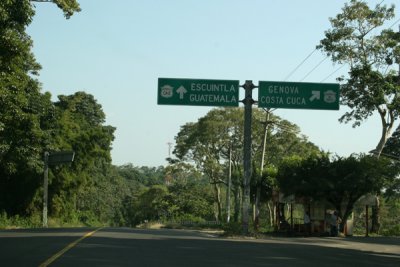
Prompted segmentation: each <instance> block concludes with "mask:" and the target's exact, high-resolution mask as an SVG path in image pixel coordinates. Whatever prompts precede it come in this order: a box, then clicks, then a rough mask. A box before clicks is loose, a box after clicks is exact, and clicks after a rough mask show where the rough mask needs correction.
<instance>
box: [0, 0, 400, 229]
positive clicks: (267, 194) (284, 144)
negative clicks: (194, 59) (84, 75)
mask: <svg viewBox="0 0 400 267" xmlns="http://www.w3.org/2000/svg"><path fill="white" fill-rule="evenodd" d="M35 2H36V3H40V2H49V3H53V4H56V5H57V6H58V7H59V8H60V9H61V10H62V11H63V13H64V16H65V17H66V18H70V17H71V16H72V15H73V14H74V13H75V12H79V11H80V7H79V4H78V2H77V1H76V0H5V1H1V2H0V228H6V227H10V226H18V227H40V226H41V223H42V217H41V215H42V214H41V213H42V207H43V199H42V196H43V188H42V185H43V184H42V181H43V171H44V159H43V155H44V153H45V152H50V153H51V152H53V151H62V150H72V151H74V152H75V159H74V161H73V162H72V163H69V164H65V165H51V166H50V172H49V188H48V189H49V196H48V199H49V225H50V226H58V225H74V226H76V225H90V226H94V225H114V226H137V225H138V224H142V223H146V222H149V221H157V222H162V223H166V224H173V223H176V222H178V223H179V222H187V223H194V224H203V223H206V222H209V221H214V222H218V223H221V222H224V221H225V219H226V220H228V218H229V216H230V212H231V209H232V211H233V216H232V217H233V222H231V223H230V224H227V226H226V227H225V229H230V231H236V230H235V229H238V227H237V226H239V224H238V221H239V218H240V216H241V214H240V213H241V210H242V209H241V207H240V205H241V203H242V200H241V197H243V181H242V179H243V124H244V123H243V119H244V114H243V110H242V109H239V108H217V109H213V110H211V111H210V112H209V113H208V114H206V115H205V116H204V117H202V118H200V119H199V120H198V121H197V122H191V123H187V124H185V125H183V126H182V127H181V130H180V131H179V133H178V134H177V136H176V146H175V149H174V152H173V153H174V155H175V156H176V158H169V159H168V161H169V165H168V166H166V167H157V168H156V167H145V166H142V167H136V166H134V165H133V164H126V165H123V166H113V165H112V161H111V149H112V142H113V140H114V132H115V130H116V129H115V128H114V127H113V126H110V125H105V121H106V114H105V113H104V112H103V110H102V106H101V104H99V103H98V102H97V100H96V99H95V97H94V96H93V95H90V94H87V93H85V92H76V93H74V94H72V95H60V96H58V98H57V100H56V101H52V98H51V95H50V93H48V92H41V86H40V83H39V81H38V80H37V75H38V73H39V70H40V65H39V64H38V63H37V62H36V60H35V57H34V55H33V53H32V51H31V48H32V40H31V38H30V37H29V36H28V35H27V34H26V27H27V26H28V25H29V24H30V23H31V21H32V18H33V16H34V3H35ZM343 11H344V13H343V14H341V15H338V16H337V18H335V19H332V20H331V22H332V25H333V29H332V30H331V31H328V32H327V33H326V39H324V40H323V41H321V47H320V48H321V49H323V50H324V51H325V52H326V53H327V54H329V55H331V56H332V59H333V60H334V61H337V62H345V61H346V60H349V59H350V60H351V62H350V63H351V66H352V69H351V72H350V75H351V76H350V78H349V79H348V80H347V84H346V85H345V86H344V87H343V88H344V90H343V103H344V104H347V105H348V106H349V107H351V108H354V110H353V111H352V112H350V113H347V114H345V115H344V116H343V118H342V119H343V120H345V121H346V120H350V119H355V120H356V123H359V122H361V121H362V120H363V119H366V118H367V117H368V116H369V115H371V113H372V112H374V111H375V110H378V112H379V113H380V114H383V113H384V114H385V115H389V116H388V118H389V119H394V118H396V117H397V116H398V99H397V96H398V94H397V92H398V89H399V88H398V85H396V84H395V77H394V72H391V71H389V72H388V73H386V74H384V75H383V74H382V73H381V72H380V70H381V68H382V66H383V65H384V64H387V65H391V64H392V63H393V62H392V61H393V60H396V58H398V56H399V46H398V38H399V37H398V35H396V34H395V33H393V32H392V31H391V30H385V31H383V32H382V33H381V34H380V35H378V36H376V37H373V38H371V39H365V38H364V37H366V34H365V33H367V32H369V31H370V30H372V29H375V28H376V27H378V26H380V25H382V22H383V21H384V20H386V19H388V18H391V17H392V16H393V8H392V7H390V8H386V7H377V8H376V10H375V11H371V10H369V8H367V6H366V5H365V4H364V3H362V2H359V1H355V0H352V1H351V2H350V5H346V7H345V9H343ZM354 21H357V22H358V23H359V26H361V27H359V28H356V27H354V24H353V23H354ZM363 33H364V34H363ZM355 36H356V37H357V38H354V37H355ZM351 42H355V43H353V44H352V43H351ZM354 47H356V48H354ZM348 48H354V49H348ZM349 55H350V56H349ZM360 55H361V56H360ZM362 55H366V57H362ZM375 57H376V58H375ZM371 60H372V62H374V63H371ZM373 60H375V61H373ZM376 60H378V61H379V62H378V61H376ZM391 60H392V61H391ZM391 62H392V63H391ZM388 99H389V100H391V101H392V102H391V103H387V102H384V101H386V100H388ZM390 124H391V121H389V122H388V124H387V125H389V126H390ZM390 127H391V126H390ZM387 132H390V128H387V129H386V133H387ZM252 134H253V138H252V166H253V171H252V177H251V179H252V181H251V195H252V196H253V197H252V198H251V199H252V202H253V204H254V205H255V210H256V212H255V215H254V217H255V219H254V224H255V225H257V226H258V225H259V222H258V217H259V216H261V215H260V214H262V216H264V218H267V217H269V219H268V222H269V221H271V222H273V221H274V220H275V219H274V218H273V216H274V215H273V213H272V210H273V209H272V208H271V207H272V205H274V204H275V203H272V202H271V200H272V198H273V195H274V194H276V192H277V190H278V189H279V190H281V192H284V193H285V194H295V195H297V196H300V197H307V198H309V199H314V200H320V201H327V202H329V203H331V205H332V206H333V207H335V208H336V209H338V210H341V212H342V214H341V215H342V216H343V217H344V218H346V217H347V216H348V214H350V212H351V211H352V210H354V209H355V206H354V203H355V202H356V201H357V199H359V197H360V196H362V195H364V194H366V193H377V192H380V193H382V198H383V200H384V202H386V203H388V205H387V206H385V208H383V209H382V211H383V212H384V214H383V215H382V216H384V218H383V219H382V222H383V224H386V225H393V224H394V225H396V223H397V224H398V222H399V221H398V218H397V217H393V216H390V214H391V213H392V214H396V213H398V211H399V209H400V208H399V207H400V206H399V201H398V194H399V188H400V187H399V184H400V183H399V179H397V178H396V177H397V176H396V175H397V170H398V164H397V163H396V162H395V161H390V160H386V159H383V158H382V157H381V159H380V160H378V159H376V158H372V157H369V156H351V157H349V158H336V159H334V160H332V159H331V158H329V157H328V155H326V153H324V152H322V151H320V150H319V148H318V147H316V146H315V145H314V144H313V143H311V142H309V141H308V140H307V138H306V137H305V136H303V135H302V134H301V132H300V129H299V127H298V126H296V125H294V124H292V123H290V122H289V121H286V120H284V119H282V118H279V117H278V116H275V115H274V114H272V113H271V111H270V110H260V109H255V110H253V125H252ZM399 134H400V133H399V130H398V131H396V132H395V134H394V135H393V137H392V138H390V139H389V140H388V142H387V145H386V146H385V148H384V153H385V154H388V155H391V157H393V156H394V157H395V158H396V157H397V158H398V157H399V155H400V154H399V151H400V150H399V142H398V137H399ZM265 140H267V142H265ZM379 152H380V151H379ZM284 158H285V159H286V160H283V159H284ZM229 173H231V175H230V177H229ZM228 177H229V178H230V179H228ZM229 182H231V186H229ZM383 189H384V190H383ZM223 195H224V196H225V197H223ZM231 197H232V199H231ZM231 203H232V204H233V205H232V206H231V205H230V204H231ZM261 207H263V209H261ZM342 207H345V209H341V208H342ZM260 209H261V211H260ZM361 212H362V211H361ZM385 212H386V213H385ZM264 224H265V223H264ZM268 224H269V223H268ZM271 225H272V223H271ZM267 226H270V225H267ZM384 231H386V232H385V233H386V234H396V233H398V231H399V229H398V228H396V227H386V228H385V229H384Z"/></svg>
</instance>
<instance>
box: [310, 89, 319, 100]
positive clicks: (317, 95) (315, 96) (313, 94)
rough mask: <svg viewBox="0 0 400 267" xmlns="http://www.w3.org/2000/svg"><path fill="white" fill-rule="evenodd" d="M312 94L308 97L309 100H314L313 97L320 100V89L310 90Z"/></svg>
mask: <svg viewBox="0 0 400 267" xmlns="http://www.w3.org/2000/svg"><path fill="white" fill-rule="evenodd" d="M311 94H312V96H311V97H310V101H311V102H312V101H314V100H315V99H317V100H320V99H321V92H320V91H312V92H311Z"/></svg>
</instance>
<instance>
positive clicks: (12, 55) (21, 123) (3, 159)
mask: <svg viewBox="0 0 400 267" xmlns="http://www.w3.org/2000/svg"><path fill="white" fill-rule="evenodd" d="M33 15H34V11H33V9H32V8H31V6H30V4H29V2H28V1H1V3H0V95H1V97H0V209H4V210H6V211H7V212H8V213H9V214H10V215H14V214H26V213H31V212H33V211H34V210H35V207H36V205H35V203H33V201H34V198H35V196H36V195H37V190H38V188H39V186H40V181H41V180H40V177H42V170H43V151H44V148H45V147H46V146H47V145H48V143H49V137H50V128H51V125H52V122H53V115H54V107H53V106H52V103H51V100H50V94H48V93H46V94H42V93H41V92H40V84H39V82H38V81H37V80H36V79H35V75H37V74H38V71H39V70H40V65H39V64H38V63H37V62H36V59H35V57H34V55H33V53H32V52H31V48H32V40H31V39H30V37H29V36H28V35H27V34H26V27H27V26H28V25H29V24H30V22H31V21H32V17H33Z"/></svg>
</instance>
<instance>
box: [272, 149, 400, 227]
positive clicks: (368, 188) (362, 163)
mask: <svg viewBox="0 0 400 267" xmlns="http://www.w3.org/2000/svg"><path fill="white" fill-rule="evenodd" d="M398 171H399V170H398V168H396V167H395V166H394V165H393V163H392V162H391V161H390V160H387V159H384V158H380V159H378V158H376V157H373V156H366V155H360V156H356V155H352V156H350V157H348V158H340V157H338V158H336V159H335V160H333V161H331V160H330V159H329V158H328V157H327V156H323V157H315V156H312V157H309V158H306V159H301V158H299V157H292V158H287V159H286V160H285V162H284V164H282V166H281V167H280V168H279V172H278V181H279V187H280V189H281V191H282V192H283V193H285V194H287V195H290V194H294V195H295V196H297V197H306V198H309V199H312V200H319V201H326V202H328V203H330V204H331V206H332V207H333V208H335V209H336V210H338V211H339V216H340V217H341V218H343V220H342V228H341V229H343V226H344V224H345V222H346V220H347V218H348V216H349V215H350V214H351V212H352V211H353V207H354V203H355V202H356V201H357V200H358V199H359V198H360V197H361V196H363V195H365V194H367V193H375V192H378V191H380V190H381V189H382V188H383V187H384V186H385V184H386V183H388V182H390V181H392V180H393V178H394V177H395V176H396V175H397V173H398Z"/></svg>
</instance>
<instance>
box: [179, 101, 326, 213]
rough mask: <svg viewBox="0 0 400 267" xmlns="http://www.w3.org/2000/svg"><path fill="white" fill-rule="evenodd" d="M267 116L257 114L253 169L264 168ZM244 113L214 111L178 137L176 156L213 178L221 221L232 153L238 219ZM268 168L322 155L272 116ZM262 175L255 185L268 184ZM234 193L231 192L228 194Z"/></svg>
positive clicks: (291, 126) (287, 124)
mask: <svg viewBox="0 0 400 267" xmlns="http://www.w3.org/2000/svg"><path fill="white" fill-rule="evenodd" d="M264 117H265V114H264V113H263V112H262V111H260V110H254V111H253V119H254V123H253V125H252V131H253V138H252V143H253V146H252V147H253V151H252V153H253V155H254V156H253V157H252V158H253V166H260V162H261V158H262V156H261V154H262V150H263V146H262V143H263V136H264V132H265V128H264V124H265V120H264ZM243 119H244V116H243V110H242V109H239V108H218V109H213V110H211V111H210V112H209V113H208V114H207V115H206V116H204V117H202V118H200V119H199V120H198V122H197V123H187V124H185V125H184V126H182V127H181V131H180V132H179V133H178V135H177V137H176V146H175V149H174V152H173V153H174V154H175V155H176V156H177V158H178V159H180V160H183V161H192V162H194V163H195V164H196V166H197V167H198V168H199V169H200V170H201V171H202V172H203V173H204V174H205V175H207V176H208V177H209V178H210V183H211V184H212V185H213V187H214V192H215V202H216V204H217V215H218V216H219V219H221V213H222V205H221V201H222V199H221V196H220V194H221V191H220V190H221V189H220V185H226V184H227V176H228V175H227V173H228V171H227V170H228V166H229V158H230V152H229V151H230V150H231V162H232V165H233V171H232V173H233V176H232V177H233V179H232V182H233V191H234V197H235V211H236V212H235V215H234V219H235V220H236V219H237V218H238V213H237V211H238V209H237V206H238V205H239V204H240V198H239V196H240V191H241V189H242V188H241V186H242V183H241V181H242V177H243V167H242V164H243V124H244V123H243ZM270 120H271V121H268V123H271V125H272V126H271V127H270V128H269V136H268V145H267V150H266V154H267V156H266V161H265V165H266V166H270V167H272V166H274V165H275V166H277V165H278V163H279V161H280V159H281V158H282V157H283V156H285V155H286V156H287V155H292V154H303V155H308V154H310V153H314V152H319V150H318V148H317V147H316V146H315V145H313V144H312V143H310V142H308V141H307V138H305V137H304V136H301V135H300V130H299V128H298V127H297V126H296V125H294V124H292V123H290V122H288V121H285V120H282V119H281V118H279V117H277V116H274V115H271V117H270ZM261 176H262V175H261V174H260V172H259V171H257V172H254V175H253V178H252V179H253V185H257V187H259V186H261V185H262V184H263V183H265V182H266V181H267V178H266V177H269V176H268V175H265V176H263V177H265V180H261V179H259V177H261ZM227 193H228V194H230V192H227Z"/></svg>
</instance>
